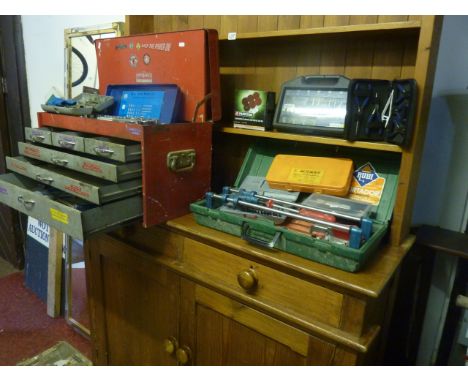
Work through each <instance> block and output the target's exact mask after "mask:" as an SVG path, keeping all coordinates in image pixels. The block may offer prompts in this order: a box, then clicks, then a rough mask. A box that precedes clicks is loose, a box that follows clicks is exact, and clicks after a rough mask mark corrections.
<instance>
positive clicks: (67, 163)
mask: <svg viewBox="0 0 468 382" xmlns="http://www.w3.org/2000/svg"><path fill="white" fill-rule="evenodd" d="M18 149H19V153H20V154H21V155H24V156H26V157H29V158H33V159H39V160H41V161H43V162H47V163H52V164H55V165H57V166H61V167H64V168H68V169H70V170H75V171H79V172H83V173H85V174H89V175H92V176H95V177H97V178H101V179H106V180H110V181H111V182H115V183H116V182H121V181H123V180H128V179H135V178H138V177H141V163H140V162H133V163H127V164H121V163H117V162H112V161H104V160H95V159H91V158H88V157H87V156H79V155H76V154H69V153H66V152H63V151H59V150H53V149H48V148H45V147H42V146H37V145H32V144H29V143H23V142H18Z"/></svg>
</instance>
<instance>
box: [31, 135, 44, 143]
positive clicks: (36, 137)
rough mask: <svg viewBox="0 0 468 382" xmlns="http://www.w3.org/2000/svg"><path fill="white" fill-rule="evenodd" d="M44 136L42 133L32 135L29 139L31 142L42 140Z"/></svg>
mask: <svg viewBox="0 0 468 382" xmlns="http://www.w3.org/2000/svg"><path fill="white" fill-rule="evenodd" d="M44 139H45V137H44V136H43V135H32V136H31V140H32V141H33V142H42V141H44Z"/></svg>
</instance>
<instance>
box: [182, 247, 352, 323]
mask: <svg viewBox="0 0 468 382" xmlns="http://www.w3.org/2000/svg"><path fill="white" fill-rule="evenodd" d="M183 248H184V249H183V258H182V262H183V267H184V268H186V269H187V271H189V272H190V273H191V274H196V275H200V277H201V278H202V279H203V280H204V281H206V282H207V283H209V284H213V286H216V284H221V285H222V286H224V287H227V288H229V289H232V290H233V291H236V292H241V293H245V295H246V296H249V297H250V298H253V299H255V300H257V301H258V302H259V303H262V304H266V305H268V306H270V307H273V308H275V309H279V310H281V311H283V312H284V313H288V314H291V315H294V316H295V317H299V318H300V319H302V320H304V321H307V322H311V321H315V322H317V321H320V322H323V323H325V324H327V325H330V326H333V327H339V325H340V317H341V309H342V305H343V295H342V294H340V293H337V292H335V291H332V290H330V289H327V288H325V287H322V286H320V285H317V284H314V283H311V282H308V281H306V280H303V279H300V278H298V277H295V276H292V275H289V274H286V273H284V272H281V271H279V270H276V269H273V268H270V267H267V266H265V265H262V264H259V263H256V262H253V261H250V260H247V259H244V258H242V257H239V256H236V255H233V254H231V253H228V252H225V251H222V250H219V249H217V248H214V247H211V246H208V245H206V244H203V243H200V242H198V241H195V240H191V239H188V238H186V239H185V242H184V247H183ZM251 272H254V275H255V277H256V279H257V284H256V286H253V287H252V288H251V289H250V290H246V289H243V288H242V287H241V286H240V283H239V281H238V277H239V276H244V284H245V281H247V283H248V281H249V274H250V273H251Z"/></svg>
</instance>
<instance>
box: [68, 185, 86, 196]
mask: <svg viewBox="0 0 468 382" xmlns="http://www.w3.org/2000/svg"><path fill="white" fill-rule="evenodd" d="M64 188H65V190H67V191H70V192H73V193H74V194H77V195H80V196H84V197H89V192H87V191H85V190H83V189H82V188H81V187H80V186H77V185H75V184H67V185H65V187H64Z"/></svg>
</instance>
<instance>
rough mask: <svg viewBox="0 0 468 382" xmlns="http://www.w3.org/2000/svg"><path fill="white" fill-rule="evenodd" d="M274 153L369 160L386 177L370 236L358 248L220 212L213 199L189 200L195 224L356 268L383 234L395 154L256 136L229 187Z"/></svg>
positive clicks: (260, 172)
mask: <svg viewBox="0 0 468 382" xmlns="http://www.w3.org/2000/svg"><path fill="white" fill-rule="evenodd" d="M277 154H290V155H310V156H327V157H339V158H350V159H352V160H353V162H354V168H355V169H359V168H360V167H361V166H365V165H367V164H368V163H370V164H371V165H372V167H373V169H375V173H376V174H377V176H378V177H381V178H384V179H385V186H384V188H383V192H382V194H381V197H380V202H379V204H378V205H377V206H374V207H373V213H372V215H371V218H372V220H373V222H374V223H373V232H372V235H371V237H370V239H369V240H367V242H366V243H364V244H363V245H362V246H361V248H359V249H353V248H349V247H347V246H344V245H340V244H335V243H331V242H328V241H324V240H320V239H315V238H312V237H310V236H308V235H305V234H301V233H297V232H294V231H290V230H288V229H287V228H285V227H282V226H275V224H274V223H273V222H272V221H271V220H268V219H262V218H256V219H252V218H247V217H244V216H243V215H237V214H236V215H234V214H230V213H227V212H223V211H220V210H218V209H217V207H218V206H220V204H216V203H217V202H218V201H215V206H214V207H215V208H213V209H210V208H207V207H206V205H205V200H200V201H198V202H195V203H192V204H191V206H190V207H191V211H192V212H193V213H194V215H195V219H196V221H197V223H198V224H201V225H204V226H208V227H211V228H214V229H217V230H220V231H223V232H227V233H230V234H232V235H236V236H239V237H242V238H243V239H245V240H246V241H248V242H249V243H251V244H253V245H258V246H263V247H266V248H269V249H272V250H275V249H279V250H282V251H285V252H289V253H292V254H294V255H297V256H301V257H303V258H306V259H310V260H313V261H317V262H319V263H322V264H327V265H330V266H332V267H335V268H339V269H342V270H345V271H348V272H356V271H358V270H360V269H361V268H362V267H363V266H364V264H365V263H366V261H367V260H368V259H369V258H370V257H371V256H372V255H373V254H374V253H376V250H377V248H378V247H379V244H380V242H381V241H382V239H383V238H384V237H385V236H386V233H387V230H388V227H389V221H390V219H391V216H392V212H393V206H394V204H395V198H396V191H397V186H398V170H399V168H400V157H399V155H398V154H395V153H387V152H374V151H370V150H362V149H353V148H345V147H340V148H336V147H334V146H327V147H321V146H320V147H314V148H312V149H311V146H310V145H309V146H307V145H302V144H299V143H296V142H274V143H272V142H271V141H268V143H264V142H263V143H262V142H261V141H257V142H256V143H254V144H253V145H252V146H251V147H250V148H249V149H248V151H247V154H246V157H245V159H244V162H243V164H242V167H241V169H240V171H239V174H238V176H237V179H236V181H235V184H234V185H233V186H234V187H239V186H240V185H241V183H242V181H243V179H244V178H245V177H246V176H247V175H256V176H265V175H266V173H267V171H268V169H269V167H270V164H271V162H272V161H273V158H274V156H275V155H277Z"/></svg>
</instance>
